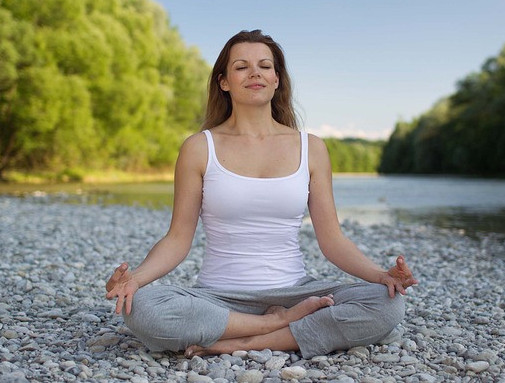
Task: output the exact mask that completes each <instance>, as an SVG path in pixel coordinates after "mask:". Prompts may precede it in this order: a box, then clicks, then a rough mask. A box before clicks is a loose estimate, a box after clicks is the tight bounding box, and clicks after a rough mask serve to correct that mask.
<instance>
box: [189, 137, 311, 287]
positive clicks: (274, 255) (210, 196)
mask: <svg viewBox="0 0 505 383" xmlns="http://www.w3.org/2000/svg"><path fill="white" fill-rule="evenodd" d="M204 133H205V135H206V136H207V144H208V153H209V156H208V161H207V169H206V171H205V175H204V177H203V199H202V208H201V212H200V217H201V219H202V223H203V227H204V231H205V234H206V240H207V241H206V250H205V256H204V260H203V264H202V267H201V270H200V273H199V276H198V281H197V283H198V284H199V285H201V286H206V287H212V288H216V289H221V290H232V289H233V290H249V289H254V290H263V289H270V288H277V287H289V286H293V285H294V284H295V283H296V282H297V281H298V280H300V279H301V278H303V277H304V276H306V273H305V265H304V263H303V259H302V253H301V251H300V246H299V241H298V235H299V230H300V226H301V223H302V219H303V216H304V213H305V209H306V206H307V200H308V194H309V180H310V175H309V167H308V137H307V133H304V132H301V133H300V137H301V156H300V158H301V160H300V166H299V168H298V170H297V171H296V172H295V173H293V174H291V175H288V176H285V177H277V178H254V177H246V176H241V175H239V174H236V173H233V172H231V171H229V170H227V169H226V168H224V167H223V166H222V165H221V164H220V163H219V161H218V159H217V156H216V151H215V148H214V141H213V139H212V134H211V133H210V131H209V130H206V131H204Z"/></svg>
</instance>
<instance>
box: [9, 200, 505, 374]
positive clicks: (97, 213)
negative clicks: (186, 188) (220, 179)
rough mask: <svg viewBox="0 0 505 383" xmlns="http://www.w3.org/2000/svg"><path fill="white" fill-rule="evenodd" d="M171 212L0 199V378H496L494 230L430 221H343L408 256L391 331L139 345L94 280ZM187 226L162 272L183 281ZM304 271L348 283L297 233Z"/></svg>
mask: <svg viewBox="0 0 505 383" xmlns="http://www.w3.org/2000/svg"><path fill="white" fill-rule="evenodd" d="M169 222H170V211H169V210H168V209H167V210H149V209H145V208H140V207H126V206H100V205H85V204H68V203H67V204H66V203H61V202H56V203H55V202H54V201H52V200H51V199H49V198H47V197H46V196H44V195H41V196H38V197H37V196H31V197H27V198H14V197H6V196H3V197H0V287H1V290H0V291H1V292H0V321H1V322H0V383H3V382H73V381H86V382H122V381H126V382H128V381H130V382H133V383H142V382H184V381H188V382H211V381H213V382H221V383H226V382H235V381H236V382H258V383H259V382H272V383H273V382H282V381H292V382H362V383H373V382H397V381H405V382H412V383H414V382H442V381H451V382H504V383H505V311H504V310H505V290H504V285H505V284H504V281H505V240H504V238H503V237H501V236H499V235H497V234H492V233H488V234H480V235H477V236H475V237H473V238H470V237H468V236H465V234H464V233H463V232H460V231H457V230H452V231H450V230H442V229H437V228H435V227H430V226H404V225H398V226H386V225H374V226H360V225H358V224H356V223H351V222H347V221H346V222H344V224H343V229H344V232H345V233H346V234H347V235H348V236H349V237H350V238H351V239H352V240H354V241H355V243H357V244H358V246H359V247H360V248H361V249H362V250H363V251H364V252H365V253H366V254H367V255H368V256H370V257H371V258H372V259H373V260H374V261H376V262H377V263H379V264H382V265H383V266H384V267H390V266H392V264H393V263H394V259H395V256H397V255H399V254H405V255H406V257H407V260H408V263H409V265H410V267H411V268H412V269H413V270H414V272H415V275H416V277H417V278H418V279H419V280H420V284H419V286H417V287H415V288H412V289H409V294H408V295H407V298H406V299H407V315H406V319H405V321H404V322H402V324H401V327H399V328H398V335H401V334H403V335H401V336H397V338H396V340H395V341H394V342H393V343H390V344H385V345H373V346H368V347H356V348H354V349H351V350H348V351H346V352H343V351H339V352H334V353H332V354H329V355H322V356H316V357H314V358H312V359H310V360H305V359H303V358H302V357H301V356H300V354H299V353H288V352H278V351H272V350H255V351H249V350H244V351H237V352H235V353H233V354H232V355H219V356H212V357H205V358H200V357H196V356H195V357H193V358H192V359H185V358H184V356H183V355H182V354H176V353H168V352H167V353H159V352H157V353H153V352H149V350H147V349H146V348H145V347H144V346H143V345H142V344H141V343H140V342H139V341H137V340H136V339H135V337H134V336H133V335H132V334H131V332H130V331H129V330H128V329H127V328H126V327H125V325H124V324H123V320H122V318H121V317H120V316H117V315H114V314H113V302H111V301H107V300H106V299H105V298H104V295H105V290H104V285H105V281H106V280H107V279H108V277H109V275H110V274H111V272H112V270H113V269H114V268H115V267H117V265H118V264H119V263H120V262H122V261H124V260H127V261H129V262H130V264H131V265H132V266H133V267H134V266H136V265H137V264H138V263H139V262H140V261H141V260H142V259H143V258H144V256H145V254H146V253H147V251H148V250H149V249H150V247H151V246H152V245H153V244H154V243H155V242H156V241H157V240H158V239H159V238H160V237H161V236H162V235H164V234H165V232H166V230H167V227H168V225H169ZM203 240H204V235H203V232H202V230H201V227H198V229H197V234H196V236H195V240H194V243H193V247H192V250H191V253H190V255H189V256H188V258H187V259H186V260H185V261H184V262H183V263H182V264H181V265H180V266H179V267H178V268H177V269H176V270H174V272H172V273H171V274H170V275H169V276H167V277H165V278H163V279H162V280H161V281H160V282H155V283H167V284H177V285H184V286H190V285H192V284H193V283H194V282H195V278H196V274H197V272H198V269H199V267H200V264H201V256H202V252H203ZM301 244H302V248H303V250H304V253H305V254H306V264H307V270H308V272H309V273H310V274H311V275H313V276H315V277H316V278H319V279H329V280H339V281H342V282H352V281H354V280H355V279H354V278H353V277H350V276H348V275H346V274H344V273H342V272H341V271H339V270H338V269H336V268H335V267H334V266H332V265H330V264H329V263H328V262H327V261H326V260H325V259H324V257H323V256H322V255H321V253H320V252H319V250H318V247H317V242H316V240H315V237H314V233H313V231H312V228H311V226H310V225H309V224H305V225H304V226H303V228H302V232H301Z"/></svg>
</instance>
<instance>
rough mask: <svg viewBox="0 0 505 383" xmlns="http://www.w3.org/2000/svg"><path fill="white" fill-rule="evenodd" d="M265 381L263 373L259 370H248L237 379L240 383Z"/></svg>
mask: <svg viewBox="0 0 505 383" xmlns="http://www.w3.org/2000/svg"><path fill="white" fill-rule="evenodd" d="M262 381H263V373H262V372H261V371H259V370H248V371H245V372H243V373H242V374H240V375H239V376H238V377H237V382H238V383H261V382H262Z"/></svg>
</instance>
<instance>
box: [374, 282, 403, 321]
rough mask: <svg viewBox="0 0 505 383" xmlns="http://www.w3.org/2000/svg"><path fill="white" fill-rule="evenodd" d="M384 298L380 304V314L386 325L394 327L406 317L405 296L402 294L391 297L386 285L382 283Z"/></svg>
mask: <svg viewBox="0 0 505 383" xmlns="http://www.w3.org/2000/svg"><path fill="white" fill-rule="evenodd" d="M381 287H382V290H383V294H382V297H381V298H382V299H381V304H380V309H381V310H380V311H381V312H380V316H381V317H382V318H383V320H384V322H385V325H386V326H389V327H391V328H394V327H395V326H396V325H398V324H399V323H400V322H401V321H402V320H403V318H404V317H405V298H404V297H403V296H402V295H401V294H400V293H396V295H395V296H394V297H393V298H391V297H390V296H389V292H388V289H387V287H386V286H384V285H382V286H381Z"/></svg>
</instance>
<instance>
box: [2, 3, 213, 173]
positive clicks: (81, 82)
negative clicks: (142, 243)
mask: <svg viewBox="0 0 505 383" xmlns="http://www.w3.org/2000/svg"><path fill="white" fill-rule="evenodd" d="M209 70H210V68H209V66H208V65H207V64H206V63H205V62H204V61H203V60H202V58H201V57H200V54H199V53H198V51H197V50H196V49H194V48H188V47H186V46H185V44H184V42H183V41H182V39H181V37H180V35H179V33H178V32H177V30H176V29H175V28H174V27H171V26H170V25H169V21H168V17H167V15H166V14H165V13H164V11H163V10H162V8H161V7H160V6H159V5H157V4H156V3H154V2H153V1H151V0H107V1H103V0H44V1H38V0H2V1H0V177H1V175H2V171H5V170H8V169H21V170H23V169H24V170H30V171H33V170H35V171H37V170H52V171H54V172H57V173H59V174H62V175H63V176H64V177H63V178H68V179H79V178H82V175H81V172H82V170H79V174H77V173H76V172H75V171H74V170H73V169H110V168H115V169H121V170H135V171H139V170H140V171H141V170H145V169H152V168H156V167H158V168H167V167H171V166H172V165H173V164H174V162H175V159H176V155H177V151H178V147H179V145H180V143H181V141H182V139H183V138H184V137H186V136H187V135H188V134H189V133H190V132H193V131H196V130H198V129H199V126H200V121H201V118H202V116H203V108H204V101H205V100H204V99H205V94H206V81H207V77H208V73H209Z"/></svg>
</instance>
